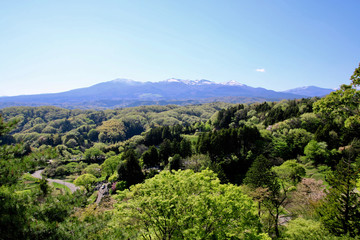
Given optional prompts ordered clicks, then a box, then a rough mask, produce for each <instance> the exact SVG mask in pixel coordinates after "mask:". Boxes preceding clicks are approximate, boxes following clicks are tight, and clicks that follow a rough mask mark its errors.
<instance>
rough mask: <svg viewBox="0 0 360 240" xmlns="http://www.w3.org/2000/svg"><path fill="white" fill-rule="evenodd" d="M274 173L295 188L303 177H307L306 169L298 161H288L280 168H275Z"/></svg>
mask: <svg viewBox="0 0 360 240" xmlns="http://www.w3.org/2000/svg"><path fill="white" fill-rule="evenodd" d="M273 171H274V172H275V173H276V174H277V176H278V177H279V178H280V179H283V181H288V182H290V183H291V184H292V185H293V186H295V185H296V184H298V183H299V182H300V181H301V179H302V177H304V176H305V168H304V167H303V166H302V165H300V164H299V163H297V162H296V160H288V161H286V162H284V163H283V164H281V165H280V166H277V167H273Z"/></svg>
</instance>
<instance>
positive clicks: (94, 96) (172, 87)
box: [0, 78, 333, 109]
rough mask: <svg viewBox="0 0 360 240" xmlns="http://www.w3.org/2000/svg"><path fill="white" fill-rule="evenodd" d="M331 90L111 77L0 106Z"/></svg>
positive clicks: (108, 104)
mask: <svg viewBox="0 0 360 240" xmlns="http://www.w3.org/2000/svg"><path fill="white" fill-rule="evenodd" d="M331 91H333V90H332V89H325V88H319V87H314V86H310V87H302V88H296V89H291V90H287V91H283V92H276V91H273V90H268V89H265V88H254V87H250V86H247V85H244V84H241V83H239V82H236V81H230V82H226V83H215V82H212V81H209V80H205V79H201V80H182V79H176V78H171V79H167V80H165V81H160V82H138V81H134V80H129V79H115V80H112V81H107V82H102V83H99V84H96V85H93V86H90V87H86V88H79V89H74V90H70V91H66V92H61V93H51V94H36V95H21V96H12V97H0V108H4V107H10V106H43V105H53V106H59V107H65V108H81V109H86V108H97V109H99V108H103V109H106V108H117V107H129V106H139V105H152V104H156V105H165V104H178V105H185V104H199V103H206V102H214V101H224V102H232V103H249V102H260V101H278V100H281V99H297V98H306V97H314V96H319V97H321V96H324V95H326V94H328V93H330V92H331Z"/></svg>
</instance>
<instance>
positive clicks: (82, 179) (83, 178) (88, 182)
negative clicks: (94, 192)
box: [74, 173, 96, 192]
mask: <svg viewBox="0 0 360 240" xmlns="http://www.w3.org/2000/svg"><path fill="white" fill-rule="evenodd" d="M95 182H96V177H95V176H94V175H92V174H89V173H85V174H83V175H80V176H79V177H77V178H76V179H75V181H74V184H75V185H77V186H83V187H85V189H86V191H88V192H90V191H91V188H92V185H93V184H94V183H95Z"/></svg>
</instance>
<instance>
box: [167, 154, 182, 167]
mask: <svg viewBox="0 0 360 240" xmlns="http://www.w3.org/2000/svg"><path fill="white" fill-rule="evenodd" d="M180 167H181V156H180V154H175V155H174V156H173V157H170V158H169V170H170V171H171V170H179V169H180Z"/></svg>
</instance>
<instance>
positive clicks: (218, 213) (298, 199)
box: [0, 65, 360, 239]
mask: <svg viewBox="0 0 360 240" xmlns="http://www.w3.org/2000/svg"><path fill="white" fill-rule="evenodd" d="M359 86H360V65H359V67H358V68H356V69H355V71H354V73H353V75H352V76H351V77H350V83H349V84H343V85H341V86H340V87H339V89H338V90H335V91H333V92H331V93H330V94H329V95H327V96H325V97H323V98H303V99H297V100H282V101H278V102H257V103H251V104H250V103H249V104H230V103H221V102H217V103H207V104H200V105H188V106H177V105H167V106H140V107H131V108H121V109H120V108H119V109H108V110H77V109H72V110H68V109H63V108H58V107H52V106H47V107H10V108H4V109H0V152H1V153H0V166H1V167H0V215H1V217H0V239H359V238H360V195H359V188H360V176H359V169H360V139H359V133H360V115H359V110H360V90H359ZM38 170H42V178H41V179H39V178H36V177H35V176H34V174H33V173H34V172H35V171H38ZM47 179H60V180H61V181H63V182H67V183H72V184H74V185H75V186H77V190H76V191H71V189H70V188H68V187H66V186H65V185H63V184H61V183H60V184H59V183H55V182H52V181H47Z"/></svg>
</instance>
